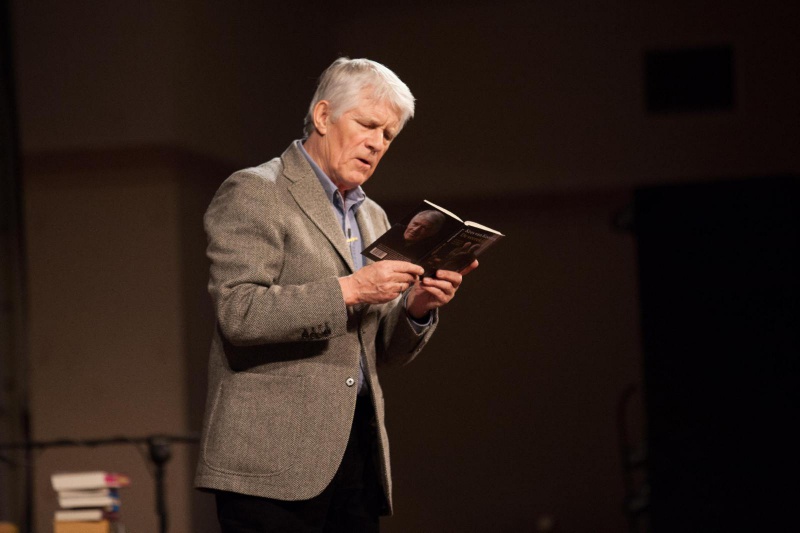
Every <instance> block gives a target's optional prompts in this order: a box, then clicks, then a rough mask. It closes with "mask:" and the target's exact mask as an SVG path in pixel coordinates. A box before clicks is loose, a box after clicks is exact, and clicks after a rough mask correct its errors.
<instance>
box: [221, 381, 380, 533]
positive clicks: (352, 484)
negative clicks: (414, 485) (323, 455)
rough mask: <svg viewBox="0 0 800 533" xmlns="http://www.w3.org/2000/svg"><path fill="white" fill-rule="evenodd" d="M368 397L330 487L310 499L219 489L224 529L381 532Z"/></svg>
mask: <svg viewBox="0 0 800 533" xmlns="http://www.w3.org/2000/svg"><path fill="white" fill-rule="evenodd" d="M373 420H374V411H373V408H372V403H371V400H370V399H369V396H359V398H358V402H357V403H356V413H355V417H354V419H353V427H352V429H351V430H350V439H349V440H348V443H347V449H346V450H345V452H344V457H343V458H342V463H341V465H339V469H338V470H337V471H336V474H335V475H334V477H333V480H332V481H331V483H330V485H328V486H327V487H326V488H325V490H323V491H322V493H321V494H319V495H318V496H316V497H314V498H311V499H310V500H301V501H282V500H274V499H271V498H259V497H257V496H247V495H244V494H237V493H233V492H222V491H218V492H217V493H216V498H217V518H218V519H219V523H220V526H222V533H268V532H269V533H273V532H274V533H277V532H287V533H288V532H292V533H294V532H298V533H300V532H302V533H334V532H335V533H339V532H341V533H362V532H363V533H377V532H378V530H379V521H378V517H379V515H380V514H381V510H382V508H383V506H384V504H385V500H384V495H383V489H382V487H381V484H380V478H379V473H378V470H377V466H376V463H375V453H376V451H377V433H376V429H375V426H374V424H373Z"/></svg>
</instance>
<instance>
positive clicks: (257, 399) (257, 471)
mask: <svg viewBox="0 0 800 533" xmlns="http://www.w3.org/2000/svg"><path fill="white" fill-rule="evenodd" d="M305 392H306V378H303V377H299V376H274V375H269V374H249V373H238V374H233V375H231V376H229V377H228V378H227V379H225V380H223V381H222V383H220V385H219V388H218V389H217V393H216V397H215V399H214V403H213V405H212V408H211V414H210V418H209V428H208V434H207V437H206V441H205V442H204V444H203V450H202V453H203V459H204V461H205V463H206V464H207V465H208V466H209V467H210V468H213V469H214V470H218V471H221V472H226V473H230V474H237V475H241V476H270V475H276V474H279V473H281V472H283V471H285V470H286V469H287V468H289V467H290V466H292V464H293V463H294V462H295V460H296V455H297V454H296V451H297V448H298V446H297V445H298V442H300V438H301V437H300V434H299V433H300V429H301V421H302V419H303V418H304V414H303V412H302V410H303V408H304V404H305V402H304V397H305Z"/></svg>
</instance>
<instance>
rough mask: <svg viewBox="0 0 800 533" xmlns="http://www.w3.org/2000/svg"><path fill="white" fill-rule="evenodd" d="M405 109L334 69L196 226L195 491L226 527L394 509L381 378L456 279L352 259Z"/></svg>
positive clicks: (327, 524)
mask: <svg viewBox="0 0 800 533" xmlns="http://www.w3.org/2000/svg"><path fill="white" fill-rule="evenodd" d="M413 113H414V98H413V96H412V95H411V92H410V91H409V90H408V87H406V85H405V84H404V83H403V82H402V81H400V79H398V78H397V76H396V75H395V74H394V73H393V72H391V71H390V70H389V69H387V68H386V67H384V66H383V65H380V64H378V63H375V62H373V61H369V60H366V59H354V60H350V59H345V58H342V59H338V60H337V61H335V62H334V63H333V64H332V65H331V66H330V67H329V68H328V69H327V70H326V71H325V72H324V73H323V75H322V76H321V78H320V82H319V86H318V87H317V91H316V93H315V95H314V97H313V99H312V102H311V105H310V108H309V111H308V115H307V117H306V121H305V134H306V138H305V139H304V140H303V141H295V142H294V143H292V144H291V145H290V146H289V148H288V149H287V150H286V151H285V152H284V153H283V154H282V155H281V156H280V157H279V158H275V159H273V160H271V161H269V162H267V163H264V164H262V165H260V166H258V167H255V168H250V169H246V170H242V171H239V172H236V173H234V174H233V175H232V176H230V177H229V178H228V179H227V180H226V181H225V182H224V183H223V184H222V185H221V186H220V188H219V190H218V191H217V194H216V195H215V197H214V199H213V201H212V202H211V205H210V206H209V208H208V211H207V212H206V216H205V228H206V233H207V235H208V257H209V258H210V260H211V273H210V281H209V291H210V293H211V296H212V299H213V303H214V307H215V311H216V318H217V327H216V330H215V335H214V338H213V341H212V346H211V355H210V363H209V390H208V401H207V408H206V415H205V421H204V427H203V439H202V445H201V450H200V460H199V464H198V469H197V477H196V485H197V486H198V487H199V488H202V489H205V490H212V491H214V492H215V493H216V500H217V515H218V518H219V521H220V524H221V525H222V530H223V531H224V532H244V531H247V532H255V531H259V532H261V531H318V532H322V531H326V532H327V531H346V532H357V531H377V530H378V516H379V515H380V514H387V513H390V512H391V509H392V507H391V505H392V492H391V472H390V469H389V445H388V440H387V436H386V430H385V427H384V402H383V393H382V391H381V386H380V383H379V381H378V374H377V369H378V367H379V366H382V365H390V364H404V363H407V362H409V361H411V360H412V359H413V358H414V357H415V356H416V355H417V354H418V353H419V351H420V350H421V349H422V347H423V346H424V345H425V343H426V342H427V341H428V339H429V338H430V336H431V334H432V333H433V330H434V329H435V327H436V324H437V322H438V312H437V310H438V308H439V307H441V306H443V305H445V304H447V303H448V302H449V301H450V300H451V299H452V298H453V296H454V295H455V293H456V290H457V289H458V287H459V285H460V284H461V281H462V276H463V275H464V274H466V273H467V272H469V271H470V270H472V269H474V268H475V267H477V261H476V262H474V263H473V264H472V265H471V266H470V267H468V268H467V269H465V270H464V271H462V272H461V273H457V272H450V271H439V272H438V273H437V276H436V277H435V278H427V277H426V278H422V279H421V278H419V276H420V275H421V274H422V273H423V270H422V268H420V267H419V266H416V265H414V264H411V263H406V262H402V261H382V262H378V263H370V262H369V261H368V260H365V259H364V258H363V256H362V255H361V254H360V252H361V248H362V244H363V243H369V242H372V241H373V240H374V239H375V238H377V237H378V236H379V235H381V234H382V233H383V232H384V231H386V230H387V229H388V228H389V222H388V220H387V218H386V214H385V213H384V212H383V210H382V209H381V208H380V207H379V206H378V205H377V204H375V203H374V202H372V201H371V200H369V199H368V198H366V196H365V195H364V192H363V191H362V189H361V185H362V184H363V183H364V182H366V181H367V180H368V179H369V178H370V176H372V173H373V172H374V171H375V168H376V167H377V166H378V163H379V162H380V160H381V158H382V157H383V155H384V154H385V153H386V151H387V150H388V148H389V146H390V144H391V143H392V142H393V140H394V139H395V138H396V137H397V135H398V134H399V133H400V130H401V129H402V128H403V126H404V125H405V123H406V121H407V120H408V119H409V118H411V117H412V116H413Z"/></svg>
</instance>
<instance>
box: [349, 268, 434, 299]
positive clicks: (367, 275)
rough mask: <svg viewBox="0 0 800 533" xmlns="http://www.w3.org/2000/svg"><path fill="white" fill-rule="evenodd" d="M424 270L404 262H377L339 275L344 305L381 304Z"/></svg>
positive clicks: (402, 289) (403, 289) (401, 290)
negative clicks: (343, 275)
mask: <svg viewBox="0 0 800 533" xmlns="http://www.w3.org/2000/svg"><path fill="white" fill-rule="evenodd" d="M424 272H425V270H424V269H423V268H422V267H421V266H417V265H415V264H413V263H407V262H405V261H379V262H377V263H373V264H371V265H368V266H365V267H364V268H362V269H360V270H358V271H357V272H356V273H355V274H351V275H349V276H346V277H344V278H339V285H340V286H341V287H342V294H343V295H344V303H345V304H346V305H356V304H360V303H365V304H382V303H385V302H388V301H391V300H394V299H395V298H397V297H398V296H400V295H401V294H403V292H405V290H406V289H408V288H409V287H410V286H411V285H412V284H413V283H414V282H415V281H416V280H417V278H418V277H419V276H421V275H422V274H423V273H424Z"/></svg>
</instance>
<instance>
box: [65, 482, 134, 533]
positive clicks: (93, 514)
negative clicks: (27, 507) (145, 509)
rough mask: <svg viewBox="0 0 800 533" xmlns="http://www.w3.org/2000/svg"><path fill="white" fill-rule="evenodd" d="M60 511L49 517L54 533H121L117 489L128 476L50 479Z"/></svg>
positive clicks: (123, 483) (122, 529)
mask: <svg viewBox="0 0 800 533" xmlns="http://www.w3.org/2000/svg"><path fill="white" fill-rule="evenodd" d="M50 482H51V483H52V485H53V489H54V490H55V491H56V493H57V495H58V505H59V507H61V509H59V510H57V511H56V512H55V516H54V517H53V532H54V533H122V532H123V531H124V527H123V526H122V524H121V522H120V520H119V510H120V498H119V489H121V488H123V487H127V486H128V485H130V483H131V481H130V479H129V478H128V476H124V475H122V474H115V473H111V472H102V471H97V472H60V473H56V474H53V475H52V476H51V477H50Z"/></svg>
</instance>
